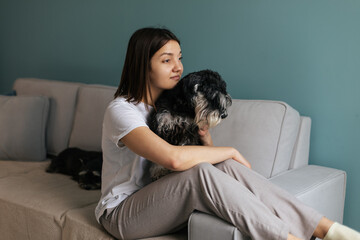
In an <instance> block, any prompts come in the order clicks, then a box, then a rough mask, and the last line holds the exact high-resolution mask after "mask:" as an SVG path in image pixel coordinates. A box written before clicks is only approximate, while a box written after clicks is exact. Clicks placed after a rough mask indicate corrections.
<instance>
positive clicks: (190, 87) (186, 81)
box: [182, 73, 201, 99]
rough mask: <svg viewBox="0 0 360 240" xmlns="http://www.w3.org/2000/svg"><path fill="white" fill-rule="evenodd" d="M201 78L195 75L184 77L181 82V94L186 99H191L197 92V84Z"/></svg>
mask: <svg viewBox="0 0 360 240" xmlns="http://www.w3.org/2000/svg"><path fill="white" fill-rule="evenodd" d="M200 81H201V77H200V76H198V75H197V74H195V73H190V74H188V75H186V76H185V77H184V78H183V80H182V84H183V86H182V87H183V93H184V94H185V97H186V99H191V98H192V97H193V96H194V95H196V93H197V92H198V91H199V84H200Z"/></svg>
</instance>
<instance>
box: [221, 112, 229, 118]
mask: <svg viewBox="0 0 360 240" xmlns="http://www.w3.org/2000/svg"><path fill="white" fill-rule="evenodd" d="M227 116H228V115H227V113H222V114H221V116H220V117H221V118H222V119H224V118H226V117H227Z"/></svg>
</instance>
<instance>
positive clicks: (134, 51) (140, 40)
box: [114, 28, 180, 104]
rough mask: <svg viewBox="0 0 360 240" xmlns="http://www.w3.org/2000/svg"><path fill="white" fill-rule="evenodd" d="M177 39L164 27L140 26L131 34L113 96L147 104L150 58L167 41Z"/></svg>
mask: <svg viewBox="0 0 360 240" xmlns="http://www.w3.org/2000/svg"><path fill="white" fill-rule="evenodd" d="M170 40H175V41H177V42H178V43H179V44H180V41H179V39H178V38H177V37H176V36H175V35H174V34H173V33H172V32H170V31H169V30H168V29H165V28H142V29H139V30H137V31H136V32H135V33H133V35H132V36H131V38H130V40H129V44H128V48H127V53H126V58H125V63H124V68H123V71H122V75H121V80H120V85H119V87H118V89H117V91H116V93H115V95H114V97H115V98H116V97H119V96H122V97H125V98H126V100H127V101H131V102H135V103H139V102H141V101H142V100H144V101H145V103H146V104H148V92H149V93H150V96H149V97H150V99H151V100H152V96H151V92H150V91H148V89H149V88H150V84H149V81H150V78H149V72H150V70H151V66H150V60H151V58H152V57H153V56H154V54H155V53H156V52H157V51H158V50H159V49H160V48H162V47H163V46H164V45H165V44H166V43H167V42H168V41H170Z"/></svg>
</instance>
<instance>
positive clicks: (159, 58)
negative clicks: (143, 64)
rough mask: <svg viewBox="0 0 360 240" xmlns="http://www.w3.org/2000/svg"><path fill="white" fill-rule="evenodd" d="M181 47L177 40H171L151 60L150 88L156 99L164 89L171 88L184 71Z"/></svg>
mask: <svg viewBox="0 0 360 240" xmlns="http://www.w3.org/2000/svg"><path fill="white" fill-rule="evenodd" d="M181 58H182V57H181V48H180V45H179V43H178V42H177V41H174V40H170V41H168V42H167V43H166V44H165V45H164V46H163V47H162V48H160V49H159V50H158V51H157V52H156V53H155V54H154V56H153V57H152V58H151V60H150V64H151V70H150V89H151V94H152V96H153V98H154V100H156V99H157V97H158V96H159V95H160V94H161V92H162V91H163V90H166V89H171V88H173V87H175V85H176V84H177V83H178V82H179V80H180V78H181V74H182V73H183V65H182V63H181Z"/></svg>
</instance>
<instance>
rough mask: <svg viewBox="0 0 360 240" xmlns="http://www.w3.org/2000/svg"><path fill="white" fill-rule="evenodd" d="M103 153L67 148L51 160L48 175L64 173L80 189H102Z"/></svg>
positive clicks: (47, 170)
mask: <svg viewBox="0 0 360 240" xmlns="http://www.w3.org/2000/svg"><path fill="white" fill-rule="evenodd" d="M102 162H103V158H102V152H95V151H85V150H82V149H79V148H67V149H65V150H64V151H62V152H61V153H60V154H59V155H58V156H56V157H54V158H53V159H52V160H51V163H50V165H49V167H48V168H47V169H46V172H48V173H62V174H66V175H69V176H71V177H72V179H73V180H74V181H77V182H78V184H79V187H80V188H83V189H86V190H95V189H100V188H101V170H102Z"/></svg>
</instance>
